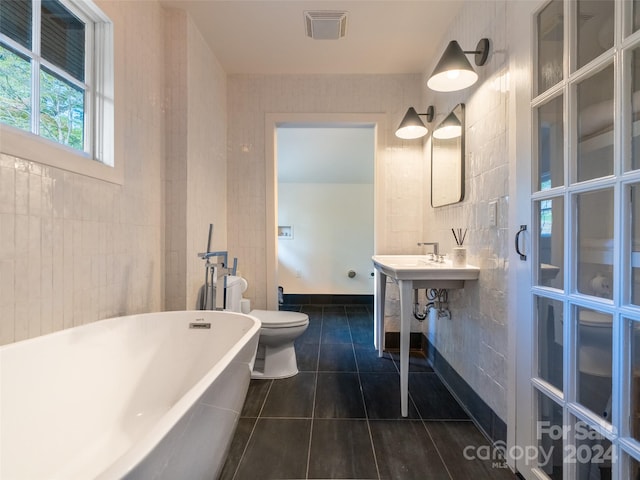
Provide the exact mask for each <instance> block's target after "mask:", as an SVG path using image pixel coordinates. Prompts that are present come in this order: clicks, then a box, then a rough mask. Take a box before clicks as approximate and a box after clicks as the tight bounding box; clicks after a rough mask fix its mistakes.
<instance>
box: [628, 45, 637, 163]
mask: <svg viewBox="0 0 640 480" xmlns="http://www.w3.org/2000/svg"><path fill="white" fill-rule="evenodd" d="M627 57H628V60H629V61H630V65H629V67H630V68H629V70H630V72H631V83H630V86H631V91H630V92H628V94H629V96H628V97H627V99H626V102H627V107H628V108H629V110H628V112H629V113H628V114H627V119H628V120H630V121H629V122H628V125H627V132H628V133H627V138H629V137H630V142H629V141H628V143H627V144H628V145H630V147H631V149H630V150H631V155H630V164H629V163H627V165H626V170H629V169H630V170H637V169H638V168H640V47H636V48H634V49H633V50H631V52H629V53H627Z"/></svg>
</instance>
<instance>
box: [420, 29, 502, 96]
mask: <svg viewBox="0 0 640 480" xmlns="http://www.w3.org/2000/svg"><path fill="white" fill-rule="evenodd" d="M468 53H473V54H475V59H474V60H475V64H476V65H477V66H478V67H481V66H482V65H484V64H485V63H486V62H487V58H488V57H489V39H488V38H483V39H481V40H480V41H479V42H478V44H477V45H476V49H475V50H473V51H471V52H465V51H463V50H462V48H460V45H459V44H458V42H456V41H455V40H452V41H451V42H449V45H448V46H447V48H446V49H445V51H444V53H443V54H442V57H440V61H439V62H438V64H437V65H436V68H435V69H434V70H433V73H432V74H431V76H430V77H429V80H428V81H427V86H428V87H429V88H430V89H431V90H435V91H437V92H454V91H456V90H462V89H463V88H467V87H470V86H471V85H473V84H474V83H476V81H477V80H478V74H477V73H476V72H475V70H474V69H473V67H472V66H471V64H470V63H469V60H467V57H465V54H468Z"/></svg>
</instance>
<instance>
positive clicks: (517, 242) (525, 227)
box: [516, 225, 527, 261]
mask: <svg viewBox="0 0 640 480" xmlns="http://www.w3.org/2000/svg"><path fill="white" fill-rule="evenodd" d="M526 231H527V226H526V225H520V230H518V233H516V253H517V254H518V255H520V260H523V261H524V260H526V259H527V256H526V255H525V254H524V253H522V252H521V251H520V234H522V233H523V232H526Z"/></svg>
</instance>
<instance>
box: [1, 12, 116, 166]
mask: <svg viewBox="0 0 640 480" xmlns="http://www.w3.org/2000/svg"><path fill="white" fill-rule="evenodd" d="M112 44H113V34H112V26H111V22H110V21H109V19H108V18H107V17H105V16H104V14H102V12H100V11H99V10H98V9H97V8H96V7H95V6H94V5H93V4H92V3H91V2H88V1H79V0H10V1H4V0H3V1H1V2H0V128H1V129H2V130H0V134H2V140H3V145H2V151H3V152H5V153H11V154H15V155H16V156H20V157H24V155H27V156H28V155H29V153H30V152H31V151H32V150H33V148H32V144H33V142H39V144H40V149H41V150H47V149H50V148H52V142H53V144H54V146H55V147H56V148H59V147H60V146H61V147H62V149H63V150H66V151H67V153H71V154H72V156H75V157H82V158H83V159H84V160H85V162H86V159H93V160H97V161H98V162H100V163H102V164H103V165H107V166H110V167H112V166H113V164H114V161H113V137H114V134H113V84H114V79H113V45H112ZM7 127H8V128H7ZM17 130H18V131H19V134H18V133H17ZM25 133H27V136H26V137H25ZM36 137H37V138H36ZM34 139H35V140H34ZM43 139H46V140H43ZM9 140H12V141H9ZM25 142H31V143H30V144H29V147H28V148H27V147H25ZM5 144H6V145H5ZM11 146H15V148H14V149H13V151H7V148H9V149H11ZM20 146H22V148H20ZM25 152H26V153H25ZM48 156H49V157H50V156H51V154H50V153H49V154H47V153H44V155H41V157H42V158H27V159H28V160H34V161H40V162H41V163H50V162H49V161H48V160H47V157H48ZM56 157H57V158H59V155H57V156H56ZM77 160H78V159H77V158H76V160H75V161H77ZM54 163H55V162H54ZM71 163H74V161H71ZM54 166H60V167H61V168H65V169H67V170H74V171H75V170H77V169H76V168H74V167H73V166H72V165H71V166H70V164H69V163H66V164H64V165H54ZM80 170H82V168H80ZM79 173H85V172H82V171H80V172H79Z"/></svg>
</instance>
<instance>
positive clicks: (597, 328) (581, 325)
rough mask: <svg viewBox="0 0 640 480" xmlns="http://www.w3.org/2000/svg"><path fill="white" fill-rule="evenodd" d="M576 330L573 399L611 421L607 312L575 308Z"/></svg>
mask: <svg viewBox="0 0 640 480" xmlns="http://www.w3.org/2000/svg"><path fill="white" fill-rule="evenodd" d="M574 314H575V323H576V331H577V348H576V355H577V358H576V365H577V367H578V372H577V378H576V381H577V382H576V383H577V390H576V401H577V402H579V403H580V404H581V405H584V406H585V407H587V408H588V409H589V410H591V411H592V412H593V413H595V414H596V415H598V416H599V417H601V418H602V419H604V420H606V421H608V422H610V421H611V394H612V383H611V371H612V365H613V360H612V358H613V337H612V335H613V318H612V316H611V315H609V314H607V313H602V312H598V311H595V310H591V309H589V308H582V307H575V308H574Z"/></svg>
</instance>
